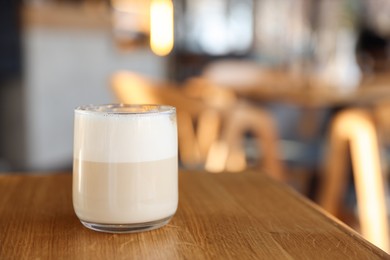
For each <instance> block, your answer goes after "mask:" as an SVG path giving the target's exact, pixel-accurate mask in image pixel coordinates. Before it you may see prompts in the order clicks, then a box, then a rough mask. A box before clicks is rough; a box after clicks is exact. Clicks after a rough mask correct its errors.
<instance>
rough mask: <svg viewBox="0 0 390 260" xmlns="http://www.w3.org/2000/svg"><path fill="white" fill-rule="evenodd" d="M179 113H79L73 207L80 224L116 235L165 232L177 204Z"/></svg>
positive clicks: (159, 108)
mask: <svg viewBox="0 0 390 260" xmlns="http://www.w3.org/2000/svg"><path fill="white" fill-rule="evenodd" d="M177 149H178V147H177V124H176V109H175V108H174V107H171V106H163V105H123V104H112V105H87V106H81V107H78V108H76V109H75V125H74V163H73V207H74V210H75V212H76V215H77V216H78V218H79V219H80V221H81V223H82V224H83V225H84V226H86V227H88V228H90V229H93V230H96V231H102V232H112V233H126V232H138V231H146V230H151V229H155V228H158V227H161V226H163V225H165V224H166V223H168V222H169V220H170V219H171V218H172V216H173V215H174V214H175V212H176V209H177V204H178V161H177Z"/></svg>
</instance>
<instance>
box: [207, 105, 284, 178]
mask: <svg viewBox="0 0 390 260" xmlns="http://www.w3.org/2000/svg"><path fill="white" fill-rule="evenodd" d="M226 115H227V117H228V119H227V120H225V125H224V129H223V130H222V133H221V138H220V139H219V140H218V142H216V143H214V146H213V147H211V149H210V153H209V155H208V158H207V159H208V160H207V161H206V169H208V170H209V171H220V170H221V169H223V170H226V171H229V172H238V171H242V170H244V169H245V168H246V166H247V163H246V159H245V152H244V147H243V142H244V139H245V136H246V134H247V133H252V134H253V135H254V137H255V142H256V146H257V149H258V150H259V151H262V155H263V156H262V157H263V158H262V159H263V164H262V165H261V168H262V169H263V170H265V171H266V173H267V174H268V175H270V176H271V177H273V178H274V179H276V180H280V181H286V180H287V176H286V174H285V170H284V166H283V163H282V161H281V159H280V157H281V153H280V151H279V147H280V145H279V138H278V132H277V128H276V126H275V122H274V120H273V118H272V116H271V115H270V114H269V113H268V112H267V111H265V110H262V109H259V108H255V107H253V106H250V105H248V104H244V103H240V104H238V105H237V106H235V107H234V109H232V110H231V111H229V112H228V113H226ZM221 154H222V156H224V157H225V158H224V159H223V160H221V159H218V157H219V158H220V157H221ZM213 162H215V163H213ZM258 166H259V165H258Z"/></svg>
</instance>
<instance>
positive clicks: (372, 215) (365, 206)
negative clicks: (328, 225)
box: [319, 109, 390, 252]
mask: <svg viewBox="0 0 390 260" xmlns="http://www.w3.org/2000/svg"><path fill="white" fill-rule="evenodd" d="M348 143H349V144H350V148H351V158H352V167H353V173H354V177H355V186H356V193H357V203H358V211H359V220H360V225H361V230H362V235H363V236H364V237H365V238H366V239H367V240H369V241H371V242H372V243H374V244H375V245H377V246H379V247H381V248H382V249H383V250H385V251H387V252H389V246H390V244H389V235H388V232H389V229H388V227H389V225H388V219H387V210H386V201H385V200H386V192H385V190H386V188H385V183H384V178H383V171H382V168H381V162H380V155H379V146H378V137H377V133H376V128H375V124H374V122H373V120H372V118H371V116H370V115H369V113H368V112H366V111H364V110H360V109H351V110H347V111H344V112H341V113H340V114H339V115H337V116H336V118H335V119H334V121H333V123H332V127H331V136H330V149H329V151H328V153H329V157H328V159H327V166H326V172H325V176H324V177H325V178H324V183H323V188H322V190H321V196H320V200H319V203H320V205H321V206H322V207H324V209H325V210H327V211H329V212H330V213H332V214H337V210H338V203H340V201H341V197H342V196H341V195H342V193H343V189H345V187H346V163H347V161H346V154H347V148H348Z"/></svg>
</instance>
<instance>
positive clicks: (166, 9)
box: [150, 0, 173, 56]
mask: <svg viewBox="0 0 390 260" xmlns="http://www.w3.org/2000/svg"><path fill="white" fill-rule="evenodd" d="M150 47H151V49H152V51H153V52H154V53H155V54H157V55H159V56H165V55H167V54H169V53H170V52H171V50H172V48H173V4H172V0H152V1H151V6H150Z"/></svg>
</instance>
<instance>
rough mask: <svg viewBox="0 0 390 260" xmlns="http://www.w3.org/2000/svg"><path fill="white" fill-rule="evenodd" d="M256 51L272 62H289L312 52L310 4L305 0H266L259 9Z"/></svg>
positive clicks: (256, 22)
mask: <svg viewBox="0 0 390 260" xmlns="http://www.w3.org/2000/svg"><path fill="white" fill-rule="evenodd" d="M255 12H256V16H255V35H256V46H255V48H256V50H257V51H258V52H259V53H260V55H261V56H263V58H264V59H266V60H269V62H271V63H276V64H278V63H286V62H288V61H290V60H294V58H296V57H301V56H302V55H307V54H306V52H308V51H309V50H310V44H311V39H310V37H311V36H310V34H311V24H310V21H309V17H310V5H309V4H308V2H307V1H304V0H290V1H285V0H262V1H258V2H256V6H255Z"/></svg>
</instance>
